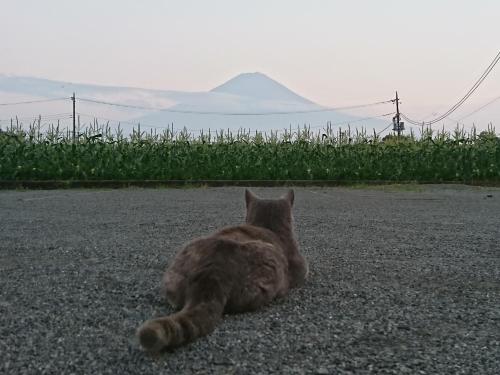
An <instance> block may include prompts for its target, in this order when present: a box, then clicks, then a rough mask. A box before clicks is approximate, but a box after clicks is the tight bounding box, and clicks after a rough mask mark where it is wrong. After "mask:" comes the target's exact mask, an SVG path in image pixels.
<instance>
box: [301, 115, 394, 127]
mask: <svg viewBox="0 0 500 375" xmlns="http://www.w3.org/2000/svg"><path fill="white" fill-rule="evenodd" d="M394 113H395V112H389V113H384V114H382V115H377V116H370V117H363V118H360V119H356V120H351V121H341V122H335V123H330V124H329V125H330V126H338V125H344V124H352V123H355V122H360V121H367V120H373V119H376V118H381V117H386V116H391V115H393V114H394ZM320 127H323V125H317V126H312V127H311V128H312V129H315V128H320Z"/></svg>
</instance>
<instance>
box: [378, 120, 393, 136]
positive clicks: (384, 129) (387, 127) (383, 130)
mask: <svg viewBox="0 0 500 375" xmlns="http://www.w3.org/2000/svg"><path fill="white" fill-rule="evenodd" d="M391 125H392V122H391V123H389V125H387V126H386V127H385V128H383V129H382V130H381V131H379V132H378V133H377V137H378V136H379V135H380V134H382V133H383V132H385V131H386V130H387V129H389V128H390V127H391Z"/></svg>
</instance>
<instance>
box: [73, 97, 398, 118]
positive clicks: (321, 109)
mask: <svg viewBox="0 0 500 375" xmlns="http://www.w3.org/2000/svg"><path fill="white" fill-rule="evenodd" d="M77 100H79V101H82V102H89V103H94V104H101V105H109V106H115V107H123V108H132V109H141V110H147V111H159V112H171V113H183V114H196V115H219V116H270V115H288V114H301V113H317V112H332V111H340V110H347V109H357V108H365V107H371V106H376V105H381V104H387V103H392V102H393V100H384V101H379V102H375V103H367V104H357V105H351V106H345V107H322V108H318V109H310V110H297V111H273V112H222V111H220V112H218V111H191V110H180V109H173V108H158V107H146V106H140V105H132V104H122V103H113V102H106V101H101V100H94V99H88V98H77Z"/></svg>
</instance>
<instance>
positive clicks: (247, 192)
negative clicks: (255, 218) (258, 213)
mask: <svg viewBox="0 0 500 375" xmlns="http://www.w3.org/2000/svg"><path fill="white" fill-rule="evenodd" d="M256 199H257V196H256V195H255V194H254V193H252V192H251V191H250V190H248V189H245V202H246V204H247V207H248V206H249V205H250V202H252V201H253V200H256Z"/></svg>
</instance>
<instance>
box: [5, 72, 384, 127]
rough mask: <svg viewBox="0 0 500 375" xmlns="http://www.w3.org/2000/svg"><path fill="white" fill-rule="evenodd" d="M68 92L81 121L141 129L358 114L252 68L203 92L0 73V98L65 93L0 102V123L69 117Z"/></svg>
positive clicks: (293, 122) (283, 123)
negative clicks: (306, 95) (321, 103)
mask: <svg viewBox="0 0 500 375" xmlns="http://www.w3.org/2000/svg"><path fill="white" fill-rule="evenodd" d="M73 92H75V93H76V97H77V103H76V112H77V113H78V114H79V115H80V120H81V122H82V123H83V124H85V123H88V122H90V121H92V120H93V118H94V117H95V118H97V119H99V120H100V121H101V122H103V121H109V122H110V125H116V124H117V123H118V121H119V122H121V124H122V127H123V126H124V127H127V125H128V126H129V127H130V126H132V124H137V123H140V124H141V128H142V129H145V130H146V129H147V128H158V129H161V128H164V127H166V126H171V125H172V124H174V128H176V129H182V128H184V127H186V128H187V129H189V130H192V131H193V132H195V131H198V130H201V129H204V130H207V129H208V128H210V129H212V130H220V129H230V130H232V131H235V130H237V129H239V128H245V129H251V130H279V129H283V128H289V126H292V127H293V128H296V127H297V126H303V125H310V126H312V127H314V128H321V127H324V126H325V125H326V123H327V122H332V123H334V124H335V123H340V122H349V121H351V122H357V121H358V120H359V118H358V117H355V116H352V115H350V114H347V113H342V112H338V111H325V112H322V109H323V107H321V106H319V105H318V104H315V103H313V102H312V101H310V100H308V99H306V98H304V97H302V96H300V95H298V94H296V93H294V92H293V91H291V90H289V89H288V88H287V87H285V86H284V85H282V84H280V83H279V82H276V81H275V80H273V79H271V78H269V77H268V76H266V75H264V74H262V73H258V72H257V73H244V74H240V75H238V76H236V77H234V78H232V79H230V80H229V81H227V82H225V83H223V84H222V85H220V86H217V87H215V88H214V89H212V90H210V91H206V92H182V91H168V90H150V89H141V88H130V87H115V86H99V85H90V84H79V83H69V82H59V81H52V80H47V79H41V78H30V77H15V76H6V75H0V103H4V102H16V101H24V100H31V99H45V98H59V97H65V98H68V99H67V100H62V101H54V102H47V103H34V104H29V105H16V106H0V126H5V125H6V124H7V123H8V122H9V121H10V118H13V117H15V116H18V118H20V119H21V121H23V122H25V123H27V122H29V121H32V119H33V118H35V117H38V115H41V116H42V121H44V119H46V121H47V122H54V121H55V119H57V115H60V117H61V119H65V121H66V122H70V119H69V117H68V116H69V115H70V113H71V109H72V107H71V101H70V100H69V97H70V96H71V95H72V93H73ZM84 99H91V100H93V101H98V102H108V103H118V104H123V105H129V106H130V107H122V106H112V105H107V104H104V103H95V102H89V101H85V100H84ZM149 108H151V109H149ZM288 112H291V113H288ZM300 112H306V113H300ZM386 123H387V121H381V120H371V121H366V122H359V123H356V125H360V126H361V125H363V126H365V127H368V128H372V127H375V128H379V127H380V126H385V124H386ZM63 124H64V122H63ZM353 126H354V125H353Z"/></svg>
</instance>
